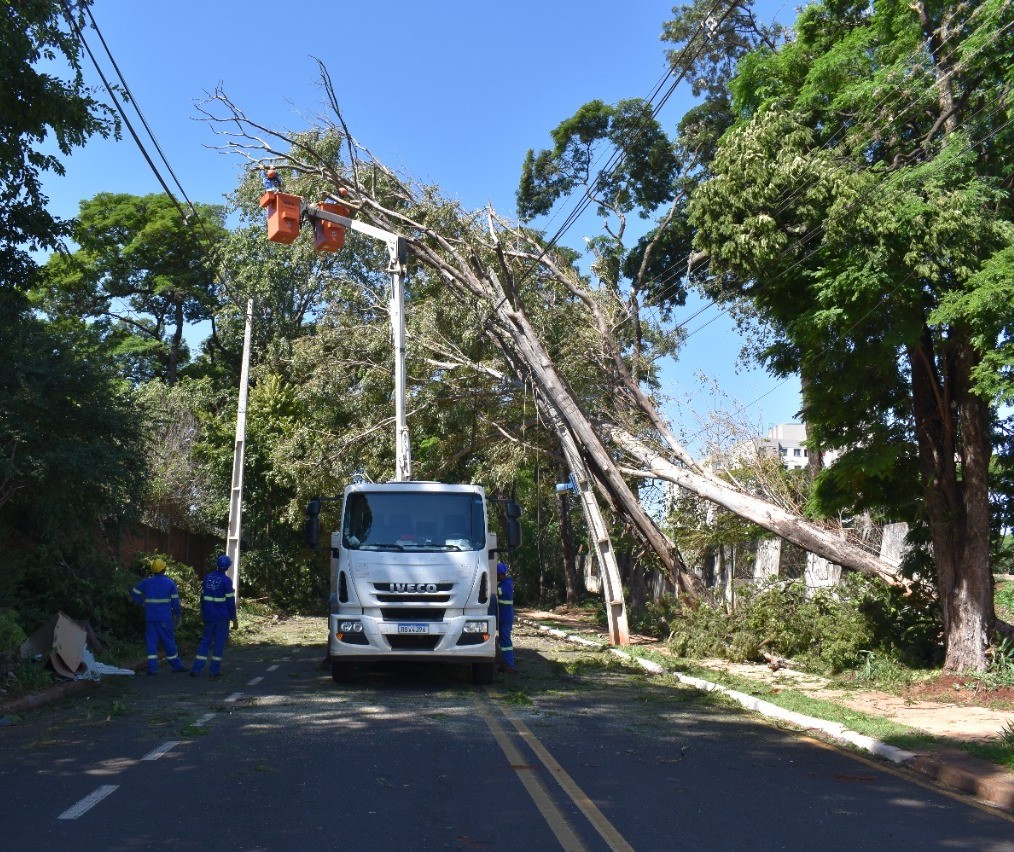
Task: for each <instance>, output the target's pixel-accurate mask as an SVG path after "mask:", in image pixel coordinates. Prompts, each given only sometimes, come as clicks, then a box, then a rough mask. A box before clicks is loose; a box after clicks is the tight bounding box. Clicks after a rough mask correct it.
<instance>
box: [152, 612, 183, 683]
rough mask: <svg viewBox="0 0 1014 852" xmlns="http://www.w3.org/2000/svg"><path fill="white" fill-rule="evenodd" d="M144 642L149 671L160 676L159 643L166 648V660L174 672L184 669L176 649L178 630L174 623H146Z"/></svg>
mask: <svg viewBox="0 0 1014 852" xmlns="http://www.w3.org/2000/svg"><path fill="white" fill-rule="evenodd" d="M144 642H145V645H147V653H148V671H149V672H150V673H151V674H158V643H159V642H161V643H162V647H163V648H165V658H166V659H167V660H168V661H169V665H170V666H172V669H173V671H174V672H178V671H179V670H180V669H182V668H183V661H182V660H181V659H180V654H179V651H178V649H177V648H176V630H175V629H174V628H173V623H172V621H146V622H145V623H144Z"/></svg>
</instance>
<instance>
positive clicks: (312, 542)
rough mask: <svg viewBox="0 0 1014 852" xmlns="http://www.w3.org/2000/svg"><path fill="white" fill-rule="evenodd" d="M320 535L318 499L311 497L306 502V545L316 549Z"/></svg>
mask: <svg viewBox="0 0 1014 852" xmlns="http://www.w3.org/2000/svg"><path fill="white" fill-rule="evenodd" d="M319 536H320V500H319V499H318V498H316V497H314V498H312V499H311V500H310V502H309V503H307V504H306V546H307V547H311V548H314V549H316V547H317V539H318V538H319Z"/></svg>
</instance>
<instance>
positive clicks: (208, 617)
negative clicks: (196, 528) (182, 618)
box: [190, 553, 239, 677]
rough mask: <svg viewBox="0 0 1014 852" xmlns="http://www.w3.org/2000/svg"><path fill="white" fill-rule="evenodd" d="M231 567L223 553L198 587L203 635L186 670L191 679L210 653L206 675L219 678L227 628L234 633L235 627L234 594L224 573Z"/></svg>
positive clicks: (196, 674) (237, 624) (202, 666)
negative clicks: (230, 625)
mask: <svg viewBox="0 0 1014 852" xmlns="http://www.w3.org/2000/svg"><path fill="white" fill-rule="evenodd" d="M231 566H232V560H231V559H230V558H229V557H228V556H226V555H225V554H224V553H223V554H222V555H221V556H219V557H218V559H216V560H215V570H214V571H211V572H210V573H209V574H208V575H207V576H206V577H205V578H204V581H203V582H202V583H201V615H202V616H203V618H204V633H203V635H202V636H201V641H200V642H198V643H197V655H196V656H195V657H194V665H193V668H192V669H191V670H190V676H191V677H197V676H198V675H199V674H200V673H201V669H203V668H204V664H205V663H206V662H207V661H208V651H209V650H210V651H211V665H210V666H208V674H210V675H211V676H212V677H221V675H222V652H223V651H225V643H226V640H228V638H229V624H230V622H231V623H232V627H233V629H234V630H235V629H236V628H238V627H239V621H238V619H237V618H236V592H235V590H234V589H233V586H232V580H230V579H229V575H228V574H226V573H225V572H226V571H227V570H228V569H229V568H230V567H231Z"/></svg>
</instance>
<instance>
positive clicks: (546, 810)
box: [476, 702, 586, 852]
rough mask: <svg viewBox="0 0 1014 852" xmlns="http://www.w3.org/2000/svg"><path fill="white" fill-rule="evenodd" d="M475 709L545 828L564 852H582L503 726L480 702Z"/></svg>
mask: <svg viewBox="0 0 1014 852" xmlns="http://www.w3.org/2000/svg"><path fill="white" fill-rule="evenodd" d="M476 707H477V708H478V711H479V715H480V716H481V717H482V720H483V721H484V722H485V723H486V727H487V728H489V730H490V732H491V733H492V734H493V738H494V739H495V740H496V741H497V743H498V744H499V746H500V749H501V750H502V751H503V753H504V755H506V757H507V762H508V763H509V764H510V766H511V768H512V769H513V770H514V771H515V773H516V774H517V776H518V778H519V779H520V780H521V783H522V784H524V785H525V790H527V791H528V795H529V796H531V799H532V801H533V802H534V803H535V807H537V808H538V809H539V813H540V814H542V818H543V819H544V820H545V821H546V825H548V826H549V828H550V830H551V831H552V832H553V834H554V835H556V839H557V840H559V841H560V846H561V847H562V848H563V849H565V850H567V852H585V850H586V847H585V845H584V844H583V843H582V842H581V839H580V838H579V837H578V836H577V834H575V833H574V829H573V828H571V825H570V823H569V822H567V817H566V816H565V815H564V814H563V812H562V811H561V810H560V809H559V808H558V807H557V806H556V804H555V802H553V800H552V799H551V798H550V796H549V793H547V792H546V788H545V787H544V786H543V785H542V782H541V781H539V779H538V778H537V777H536V776H535V774H534V773H533V772H532V769H533V768H534V767H532V766H528V765H526V764H525V760H524V757H523V756H522V754H521V752H520V751H518V749H517V748H516V747H515V745H514V743H512V742H511V739H510V737H509V736H507V732H506V731H504V729H503V726H502V725H501V724H500V723H499V722H498V721H497V720H496V718H495V717H494V716H493V714H492V713H491V712H490V710H489V708H488V707H487V706H486V705H485V704H484V703H482V702H476Z"/></svg>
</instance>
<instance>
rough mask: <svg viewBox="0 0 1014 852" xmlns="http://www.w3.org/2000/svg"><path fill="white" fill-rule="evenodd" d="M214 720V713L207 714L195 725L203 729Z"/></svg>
mask: <svg viewBox="0 0 1014 852" xmlns="http://www.w3.org/2000/svg"><path fill="white" fill-rule="evenodd" d="M214 718H215V714H214V713H205V714H204V715H203V716H201V718H200V719H198V720H197V721H196V722H194V725H195V726H196V727H198V728H203V727H204V726H205V725H207V724H208V722H210V721H211V720H212V719H214Z"/></svg>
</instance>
